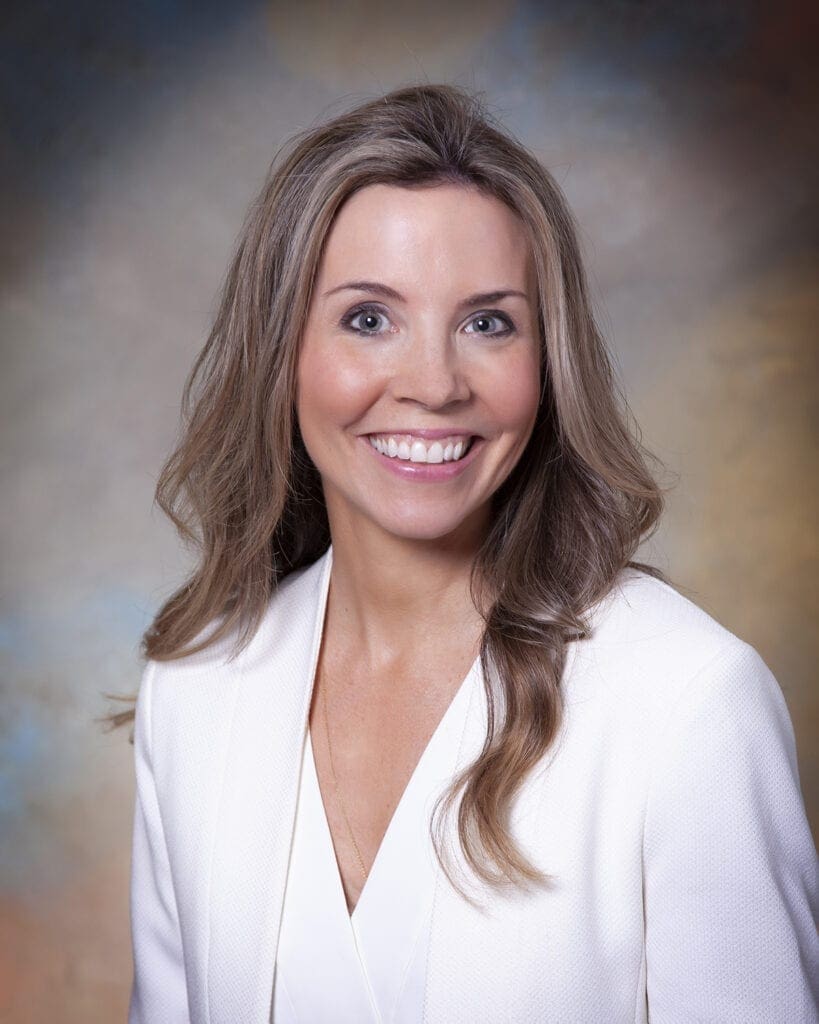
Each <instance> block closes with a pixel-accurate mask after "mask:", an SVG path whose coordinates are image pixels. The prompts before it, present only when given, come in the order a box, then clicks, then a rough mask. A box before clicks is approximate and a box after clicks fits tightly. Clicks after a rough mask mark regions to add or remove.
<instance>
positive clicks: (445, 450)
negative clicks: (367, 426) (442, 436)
mask: <svg viewBox="0 0 819 1024" xmlns="http://www.w3.org/2000/svg"><path fill="white" fill-rule="evenodd" d="M370 444H371V445H372V446H373V448H375V449H376V450H377V451H379V452H380V453H381V454H382V455H385V456H387V457H388V458H391V459H396V458H397V459H401V460H402V461H404V462H426V463H440V462H457V460H458V459H460V458H461V457H462V456H463V455H465V454H466V452H467V451H468V450H469V442H468V441H458V442H456V443H453V442H452V441H449V442H447V444H446V447H444V445H442V444H441V442H440V441H432V442H431V443H429V445H428V446H427V442H425V441H421V440H419V439H415V440H412V442H411V443H410V442H409V441H406V440H404V439H403V438H402V439H401V440H400V441H397V440H396V439H395V438H394V437H375V436H373V435H370Z"/></svg>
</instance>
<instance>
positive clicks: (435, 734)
mask: <svg viewBox="0 0 819 1024" xmlns="http://www.w3.org/2000/svg"><path fill="white" fill-rule="evenodd" d="M479 659H480V655H478V656H477V657H476V658H475V659H474V660H473V662H472V664H471V665H470V666H469V670H468V671H467V673H466V675H465V676H464V678H463V679H462V680H461V682H460V684H459V686H458V689H457V690H456V691H455V694H454V696H453V697H452V699H451V700H450V702H449V704H448V705H447V707H446V710H445V711H444V713H443V715H442V716H441V718H440V720H439V721H438V724H437V725H436V726H435V729H434V730H433V731H432V734H431V735H430V737H429V739H428V740H427V743H426V746H425V747H424V749H423V751H422V752H421V756H420V757H419V758H418V761H417V762H416V764H415V767H414V768H413V770H412V773H411V774H410V777H409V779H408V780H407V783H406V785H405V786H404V789H403V791H402V792H401V796H400V797H399V798H398V802H397V803H396V805H395V807H394V808H393V812H392V815H391V817H390V820H389V822H388V823H387V827H386V829H385V831H384V834H383V836H382V837H381V842H380V843H379V845H378V849H377V850H376V853H375V857H374V858H373V861H372V863H371V865H370V870H369V871H368V872H367V877H366V879H365V881H364V885H363V887H362V889H361V892H360V893H359V896H358V899H357V900H356V904H355V906H354V907H353V910H352V913H351V912H350V910H349V909H348V906H347V896H346V894H345V892H344V882H343V880H342V877H341V869H340V868H339V864H338V858H337V855H336V850H335V844H334V843H333V834H332V830H331V828H330V821H329V818H328V817H327V808H326V807H325V805H324V798H323V796H322V792H321V786H320V785H319V780H318V769H317V767H316V761H315V756H314V752H313V742H312V730H311V727H310V724H309V721H308V724H307V729H306V737H305V744H306V748H307V749H306V750H305V756H307V757H308V758H309V770H310V772H311V774H312V779H311V782H312V783H313V784H314V785H315V792H316V795H317V796H318V806H319V808H320V810H321V815H320V816H321V818H322V832H323V833H324V835H325V840H326V842H325V846H326V848H327V851H328V853H329V855H330V858H331V862H332V864H333V867H334V871H333V876H334V888H335V890H336V894H337V898H338V899H339V900H340V904H341V906H342V907H343V910H344V916H345V917H346V918H347V919H348V920H349V922H350V924H351V925H352V926H353V927H355V925H356V924H357V922H358V921H359V920H360V919H361V918H362V916H363V912H362V911H361V910H360V908H361V906H362V903H364V904H365V906H366V905H367V904H368V903H369V898H368V895H367V894H368V893H369V891H370V890H371V889H372V885H371V881H372V879H373V877H374V876H375V875H376V872H378V871H379V869H380V866H381V863H382V862H383V860H384V859H385V857H386V856H387V854H386V853H385V850H389V849H390V848H391V844H392V835H393V834H394V833H395V831H396V829H397V827H398V824H397V823H400V820H401V819H402V817H403V815H404V813H405V812H406V808H407V805H408V803H409V802H410V801H411V799H412V797H413V795H414V793H415V789H416V787H417V786H418V784H419V779H420V778H421V777H423V776H425V775H426V774H427V773H426V768H427V766H428V763H429V761H430V758H431V756H432V754H431V751H433V749H434V748H435V747H436V746H437V743H438V741H439V739H440V737H441V734H442V733H444V732H445V731H446V729H447V726H448V725H449V722H450V721H451V719H452V718H453V716H454V714H455V709H456V708H457V707H458V706H459V705H460V703H461V701H462V700H463V699H464V698H465V691H466V690H467V688H468V684H469V681H470V680H471V679H472V677H473V674H474V672H475V670H476V668H477V665H478V662H479ZM365 901H366V902H365Z"/></svg>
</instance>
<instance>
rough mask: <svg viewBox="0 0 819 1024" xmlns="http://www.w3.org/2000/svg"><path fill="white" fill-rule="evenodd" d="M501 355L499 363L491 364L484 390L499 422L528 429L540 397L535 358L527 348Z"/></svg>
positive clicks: (505, 425)
mask: <svg viewBox="0 0 819 1024" xmlns="http://www.w3.org/2000/svg"><path fill="white" fill-rule="evenodd" d="M504 355H505V356H507V358H505V359H503V360H502V365H501V366H499V367H493V372H492V373H491V377H488V378H487V379H486V386H485V390H484V393H485V394H486V395H487V396H488V399H487V400H488V402H489V403H490V405H491V408H492V411H493V413H494V416H495V418H496V420H497V422H498V423H499V424H502V425H503V427H505V428H506V429H507V430H509V431H523V430H528V429H530V428H531V426H532V425H533V423H534V419H535V416H536V414H537V407H538V402H539V400H540V379H539V373H540V370H539V365H538V359H537V357H536V355H535V354H534V353H533V352H532V351H530V350H529V349H528V348H527V349H525V350H521V351H519V352H514V353H512V352H508V351H507V352H506V353H504Z"/></svg>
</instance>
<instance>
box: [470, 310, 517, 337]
mask: <svg viewBox="0 0 819 1024" xmlns="http://www.w3.org/2000/svg"><path fill="white" fill-rule="evenodd" d="M469 322H470V324H474V326H475V330H474V331H468V332H467V333H469V334H486V335H489V337H490V338H493V337H494V338H501V337H505V336H506V335H507V334H511V333H512V331H514V329H515V325H514V324H513V323H512V321H511V320H510V319H509V317H508V316H507V315H506V314H505V313H501V312H500V310H496V309H493V310H487V311H485V312H483V313H477V314H476V315H475V316H473V317H472V319H471V320H470V321H469ZM498 324H501V325H503V326H502V329H500V330H498V329H497V325H498Z"/></svg>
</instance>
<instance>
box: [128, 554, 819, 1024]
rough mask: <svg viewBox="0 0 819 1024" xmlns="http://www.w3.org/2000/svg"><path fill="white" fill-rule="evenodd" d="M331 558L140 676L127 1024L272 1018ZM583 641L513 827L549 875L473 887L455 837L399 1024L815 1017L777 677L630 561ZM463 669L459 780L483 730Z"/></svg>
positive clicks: (809, 909)
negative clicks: (202, 643)
mask: <svg viewBox="0 0 819 1024" xmlns="http://www.w3.org/2000/svg"><path fill="white" fill-rule="evenodd" d="M331 566H332V548H330V549H328V551H327V553H326V554H325V555H324V556H323V557H322V558H321V559H319V560H318V561H317V562H316V563H314V564H313V565H312V566H309V567H308V568H306V569H302V570H299V571H298V572H296V573H293V574H291V575H290V576H289V577H287V579H286V580H285V581H284V582H283V583H282V585H281V587H280V588H279V589H278V591H277V593H276V594H275V595H274V597H273V599H272V600H271V602H270V605H269V608H268V610H267V612H266V614H265V616H264V619H263V621H262V623H261V625H260V627H259V629H258V630H257V632H256V634H255V635H254V637H253V639H252V641H251V643H250V644H249V646H248V647H247V648H246V649H245V651H244V652H242V653H241V654H240V655H239V656H238V657H236V658H231V657H230V655H231V648H230V644H229V642H228V641H220V642H219V643H217V644H215V645H212V646H211V647H209V648H207V649H206V650H205V651H203V652H202V653H201V654H199V655H196V656H192V657H189V658H183V659H180V660H177V661H174V662H167V663H161V664H157V663H153V662H149V664H148V665H147V666H146V669H145V673H144V675H143V680H142V686H141V688H140V694H139V698H138V701H137V718H136V726H135V741H134V742H135V767H136V785H137V792H136V806H135V813H134V839H133V859H132V875H131V921H132V937H133V949H134V984H133V989H132V996H131V1004H130V1011H129V1022H130V1024H182V1022H184V1021H191V1022H192V1024H268V1022H269V1020H270V1019H271V1014H272V1002H273V989H274V968H275V963H276V958H277V947H278V942H279V935H280V926H281V920H282V908H283V902H284V894H285V884H286V878H287V872H288V865H289V859H290V854H291V849H292V842H293V833H294V824H295V814H296V800H297V796H298V790H299V776H300V772H299V766H300V764H301V758H302V753H303V742H304V737H305V729H306V723H307V721H308V712H309V706H310V697H311V689H312V680H313V678H314V673H315V664H316V660H317V656H318V648H319V640H320V636H321V630H322V628H323V623H324V615H325V608H326V599H327V590H328V585H329V576H330V570H331ZM591 626H592V629H591V633H592V635H591V636H590V637H589V639H587V640H584V641H582V642H579V643H575V644H572V645H571V646H570V648H569V653H568V658H567V663H566V667H565V669H564V673H563V680H562V688H563V692H564V694H565V716H564V721H563V726H562V729H561V733H560V736H559V737H558V741H557V743H556V744H555V746H554V747H553V748H552V749H550V751H549V752H548V754H547V756H546V757H545V758H544V761H543V763H542V764H540V765H538V768H537V770H536V771H535V772H533V773H532V774H531V776H530V777H529V778H528V779H527V781H526V783H525V785H524V786H523V787H522V789H521V791H520V793H519V795H518V798H517V799H516V800H515V802H514V806H513V808H512V813H511V817H510V823H509V824H510V828H511V831H512V834H513V836H514V838H515V840H516V842H517V843H518V844H519V845H520V846H521V848H522V849H523V850H524V851H525V852H526V854H527V855H528V856H529V857H530V858H531V860H532V861H533V862H534V863H535V864H536V865H537V866H538V867H540V868H541V869H542V870H544V871H546V872H548V873H549V874H550V875H551V878H552V882H551V885H549V886H547V887H540V888H536V889H532V890H531V891H529V892H526V893H524V892H521V891H520V890H517V889H510V890H507V891H500V892H499V891H492V890H489V889H488V888H486V887H482V886H480V885H478V884H477V882H473V880H472V878H471V876H470V874H469V872H468V871H467V869H466V866H465V865H463V862H462V861H463V859H462V857H461V854H460V849H459V846H458V843H457V835H456V833H455V830H454V826H453V828H452V829H451V830H450V832H448V833H447V843H448V846H449V849H450V853H451V856H452V857H453V858H454V859H455V862H456V864H461V866H462V867H463V871H464V874H463V875H462V877H461V880H462V882H463V884H464V885H466V886H467V888H468V891H469V893H470V894H471V896H472V897H473V899H472V902H467V901H465V900H464V899H463V898H462V897H461V896H459V895H458V893H457V892H455V890H454V889H453V888H452V887H451V886H450V885H449V884H448V882H447V881H446V878H445V876H444V875H443V874H442V873H441V872H440V871H437V872H436V874H435V888H434V898H433V910H432V915H431V918H430V919H429V935H428V959H427V969H426V977H425V981H424V986H425V988H424V1000H423V1016H422V1017H421V1020H422V1021H424V1022H426V1024H461V1022H462V1024H498V1022H501V1021H507V1022H510V1024H511V1022H522V1024H523V1022H526V1024H528V1022H538V1024H539V1022H552V1024H574V1022H576V1024H587V1022H588V1024H598V1022H599V1024H618V1022H624V1024H625V1022H629V1024H631V1022H634V1024H640V1022H642V1024H645V1022H649V1024H692V1022H708V1024H717V1022H719V1024H733V1022H736V1024H772V1022H782V1024H785V1022H787V1024H814V1022H816V1021H817V1019H819V1014H817V990H816V985H817V978H819V942H818V941H817V936H816V928H815V916H816V910H817V888H818V887H817V859H816V851H815V848H814V845H813V841H812V838H811V835H810V830H809V828H808V824H807V820H806V817H805V810H804V805H803V803H802V797H801V793H800V789H799V780H798V775H797V767H796V752H795V746H794V737H793V730H792V727H791V722H790V719H789V717H788V712H787V709H786V705H785V701H784V698H783V695H782V692H781V690H780V688H779V686H778V684H777V682H776V680H775V678H774V677H773V675H772V673H771V672H770V670H769V669H768V667H767V666H766V665H765V663H764V661H763V660H762V658H761V657H760V656H759V654H758V653H757V652H756V651H755V650H754V649H753V647H751V646H750V645H749V644H747V643H744V642H743V641H742V640H740V639H738V638H737V637H735V636H734V635H733V634H731V633H730V632H729V631H728V630H726V629H725V628H724V627H722V626H721V625H720V624H719V623H717V622H716V620H714V619H713V618H712V617H710V616H709V615H708V614H706V613H705V612H704V611H703V610H702V609H700V608H698V607H697V606H696V605H695V604H694V603H692V602H691V601H689V600H688V599H686V598H685V597H683V596H682V595H680V594H679V593H677V592H676V591H675V590H674V589H673V588H671V587H668V586H666V585H665V584H663V583H661V582H659V581H657V580H655V579H653V578H652V577H649V576H646V575H644V574H642V573H639V572H636V571H634V570H629V571H627V572H625V573H623V575H622V577H621V580H620V581H619V585H618V586H617V587H616V588H615V589H614V590H613V591H612V592H611V594H610V595H609V596H608V597H607V598H606V599H605V600H604V601H603V602H601V603H600V604H599V605H598V606H597V607H596V608H595V609H594V610H593V614H592V617H591ZM478 676H479V678H478V680H477V685H476V686H475V687H474V690H473V699H472V701H471V704H470V706H469V708H468V710H467V714H466V722H465V726H464V732H463V741H462V744H461V747H460V750H458V752H457V757H456V760H455V769H456V770H460V769H462V768H464V767H466V766H467V765H468V764H469V763H470V762H471V761H472V760H474V758H475V756H476V755H477V754H478V752H479V750H480V748H481V745H482V743H483V739H484V736H485V732H486V724H487V717H486V716H487V706H486V697H485V693H484V683H483V678H482V674H481V673H480V671H479V670H478ZM812 986H813V987H812ZM310 1024H313V1022H310ZM315 1024H321V1022H315Z"/></svg>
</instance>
